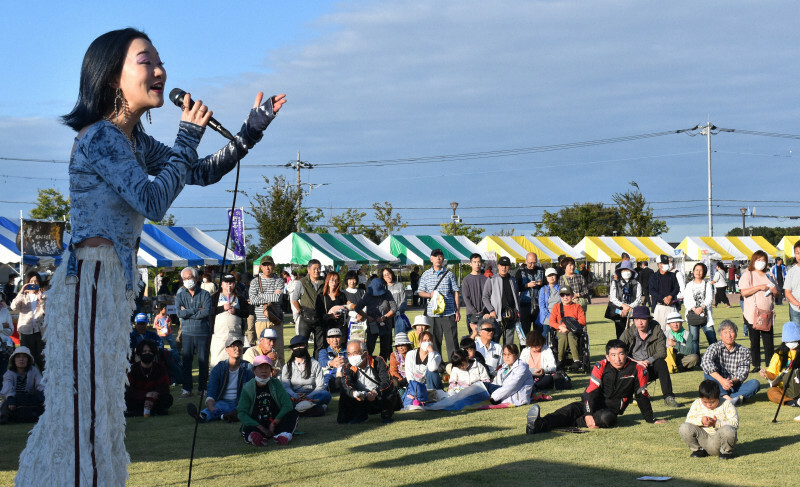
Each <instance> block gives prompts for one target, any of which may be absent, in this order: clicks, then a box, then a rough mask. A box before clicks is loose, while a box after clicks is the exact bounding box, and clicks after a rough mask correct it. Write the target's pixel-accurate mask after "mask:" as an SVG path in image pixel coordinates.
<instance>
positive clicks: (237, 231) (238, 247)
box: [228, 208, 246, 259]
mask: <svg viewBox="0 0 800 487" xmlns="http://www.w3.org/2000/svg"><path fill="white" fill-rule="evenodd" d="M243 210H244V209H243V208H236V209H235V210H233V217H232V218H233V224H232V225H231V241H232V242H233V255H235V256H236V257H239V258H242V259H243V258H244V257H245V254H246V251H245V248H244V211H243ZM230 220H231V210H228V221H229V222H230Z"/></svg>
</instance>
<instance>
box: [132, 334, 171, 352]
mask: <svg viewBox="0 0 800 487" xmlns="http://www.w3.org/2000/svg"><path fill="white" fill-rule="evenodd" d="M145 340H150V341H152V342H155V343H156V345H157V346H158V348H160V349H161V348H164V341H163V340H162V339H161V337H160V336H158V333H156V332H154V331H153V330H147V331H146V332H145V333H144V336H142V335H140V334H138V333H136V330H133V331H131V357H133V354H134V352H136V346H137V345H139V344H140V343H142V342H143V341H145Z"/></svg>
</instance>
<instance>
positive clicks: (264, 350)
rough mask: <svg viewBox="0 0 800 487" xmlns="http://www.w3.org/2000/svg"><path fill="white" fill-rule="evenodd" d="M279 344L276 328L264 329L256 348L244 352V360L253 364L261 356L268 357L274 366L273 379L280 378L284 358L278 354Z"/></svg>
mask: <svg viewBox="0 0 800 487" xmlns="http://www.w3.org/2000/svg"><path fill="white" fill-rule="evenodd" d="M277 342H278V332H277V331H275V328H264V329H263V330H261V335H259V338H258V343H257V344H256V346H255V347H250V348H248V349H247V351H246V352H244V356H242V360H244V361H245V362H249V363H251V364H252V363H253V362H254V361H255V359H256V357H258V356H259V355H266V356H267V357H269V358H270V360H272V363H273V364H274V365H273V367H271V369H272V374H273V377H279V376H280V374H281V369H282V368H283V357H281V356H280V355H279V354H278V348H277Z"/></svg>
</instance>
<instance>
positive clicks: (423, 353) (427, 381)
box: [403, 331, 442, 403]
mask: <svg viewBox="0 0 800 487" xmlns="http://www.w3.org/2000/svg"><path fill="white" fill-rule="evenodd" d="M441 363H442V355H441V354H440V353H439V352H437V351H436V350H435V349H434V348H433V334H432V333H431V332H429V331H423V332H422V334H421V335H420V336H419V348H417V349H414V350H411V351H409V352H408V353H407V354H406V360H405V367H406V379H407V380H408V382H409V384H410V383H411V382H419V383H420V384H424V385H425V387H426V388H427V389H428V390H436V389H442V376H441V375H439V365H441ZM409 387H411V386H410V385H409ZM403 402H404V403H405V399H404V400H403Z"/></svg>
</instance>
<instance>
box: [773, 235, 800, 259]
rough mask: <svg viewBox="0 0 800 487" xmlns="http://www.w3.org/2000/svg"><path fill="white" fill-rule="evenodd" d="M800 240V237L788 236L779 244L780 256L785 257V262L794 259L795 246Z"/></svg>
mask: <svg viewBox="0 0 800 487" xmlns="http://www.w3.org/2000/svg"><path fill="white" fill-rule="evenodd" d="M798 240H800V237H798V236H795V235H787V236H786V237H783V238H782V239H781V241H780V242H778V247H777V249H778V254H779V256H780V257H783V260H785V261H788V260H789V259H794V244H795V243H797V241H798Z"/></svg>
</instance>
